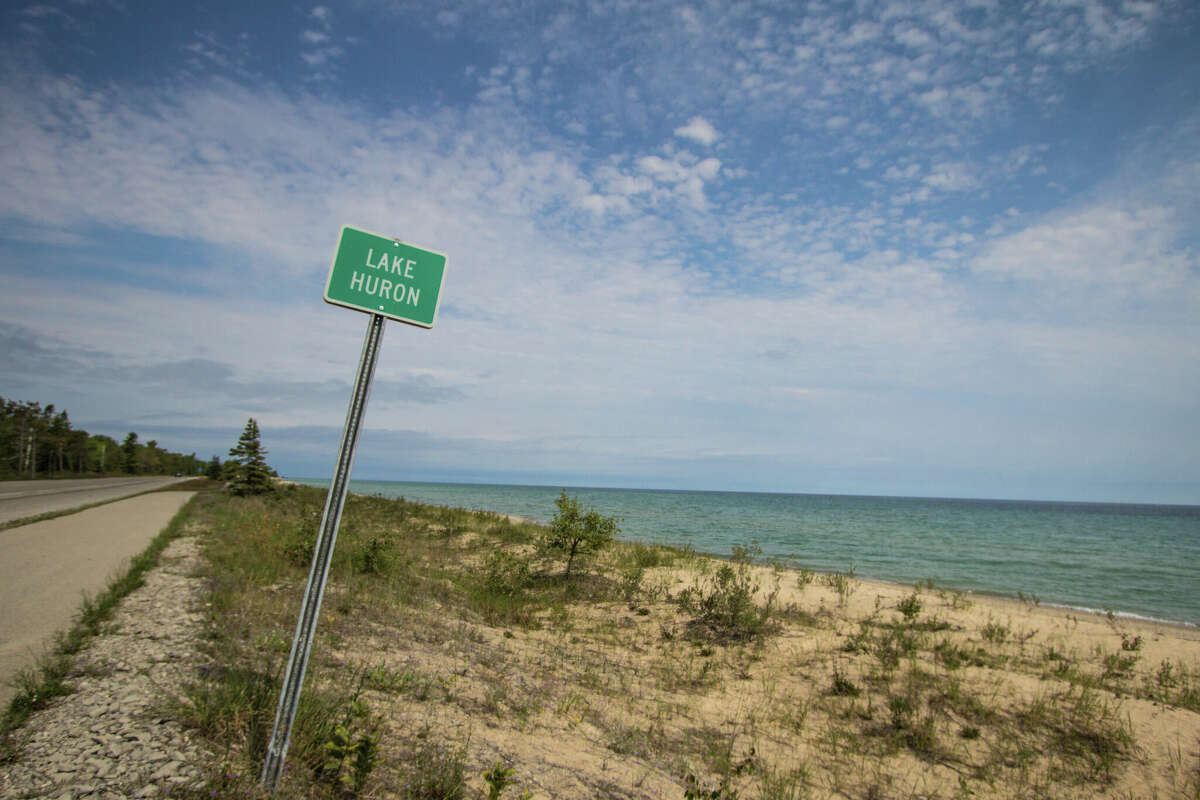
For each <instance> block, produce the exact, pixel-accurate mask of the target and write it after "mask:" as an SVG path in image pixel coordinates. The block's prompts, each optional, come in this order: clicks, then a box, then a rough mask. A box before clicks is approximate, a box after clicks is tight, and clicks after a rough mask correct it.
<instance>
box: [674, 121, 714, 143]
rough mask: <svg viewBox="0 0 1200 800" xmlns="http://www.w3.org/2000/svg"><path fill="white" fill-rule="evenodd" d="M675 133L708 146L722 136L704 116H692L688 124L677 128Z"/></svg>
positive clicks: (682, 137)
mask: <svg viewBox="0 0 1200 800" xmlns="http://www.w3.org/2000/svg"><path fill="white" fill-rule="evenodd" d="M675 135H676V136H678V137H680V138H681V139H691V140H693V141H696V142H699V143H700V144H702V145H705V146H707V147H711V146H712V145H713V143H715V142H716V141H717V139H719V138H721V135H720V134H719V133H717V129H716V128H714V127H713V126H712V123H711V122H709V121H708V120H706V119H705V118H704V117H692V118H691V119H690V120H688V123H687V125H682V126H680V127H678V128H676V129H675Z"/></svg>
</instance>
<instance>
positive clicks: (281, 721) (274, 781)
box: [260, 314, 385, 791]
mask: <svg viewBox="0 0 1200 800" xmlns="http://www.w3.org/2000/svg"><path fill="white" fill-rule="evenodd" d="M384 321H385V320H384V318H383V317H382V316H380V315H379V314H372V315H371V321H370V322H369V323H368V324H367V336H366V340H365V341H364V342H363V350H362V357H361V358H360V359H359V361H358V375H357V377H356V378H355V381H354V392H353V393H352V394H351V396H350V408H349V409H348V410H347V412H346V425H345V427H344V428H343V430H342V442H341V444H340V445H339V447H338V455H337V465H336V466H335V467H334V471H333V480H332V481H330V483H329V493H328V494H327V495H326V497H325V511H324V513H323V514H322V516H321V529H320V533H319V534H318V536H317V545H316V548H315V550H314V551H313V561H312V568H311V569H310V570H309V573H308V586H307V587H305V589H304V602H303V603H302V605H301V607H300V619H299V621H298V622H297V623H296V637H295V639H293V640H292V652H291V655H289V656H288V665H287V671H286V672H285V673H284V677H283V687H282V689H281V691H280V694H279V708H278V709H277V710H276V711H275V727H274V729H273V730H272V731H271V742H270V744H269V745H268V746H267V757H266V759H265V760H264V761H263V768H262V777H261V779H260V780H261V781H262V784H263V785H264V786H266V787H267V788H268V789H270V790H271V791H274V790H275V787H276V786H277V785H278V784H279V776H280V774H281V773H282V772H283V762H284V760H285V759H286V758H287V751H288V745H289V744H291V741H292V724H293V723H294V722H295V720H296V709H297V707H298V706H299V704H300V689H301V687H302V686H303V684H304V672H305V670H306V669H307V667H308V656H309V652H310V651H311V650H312V643H313V635H314V633H315V632H316V628H317V618H318V616H319V615H320V613H321V599H322V598H323V597H324V595H325V580H326V578H328V576H329V564H330V561H331V560H332V558H333V545H334V543H335V542H336V541H337V532H338V525H339V524H340V523H341V521H342V507H343V506H344V505H345V504H346V487H347V485H348V484H349V482H350V470H351V468H352V467H353V466H354V451H355V449H356V448H357V446H358V433H359V429H360V427H361V426H362V420H363V415H364V414H365V412H366V410H367V398H368V397H369V396H370V394H371V380H372V379H373V378H374V376H375V363H376V362H377V361H378V360H379V349H380V347H381V346H382V344H383V323H384Z"/></svg>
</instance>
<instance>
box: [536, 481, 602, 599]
mask: <svg viewBox="0 0 1200 800" xmlns="http://www.w3.org/2000/svg"><path fill="white" fill-rule="evenodd" d="M554 505H556V506H558V511H557V512H555V514H554V519H552V520H551V521H550V525H549V526H548V527H547V528H546V529H545V532H544V533H543V534H542V538H541V540H540V541H539V542H538V549H539V550H540V551H541V552H542V553H543V554H544V555H549V556H559V557H565V558H566V560H567V568H566V571H565V575H566V577H567V578H570V577H571V567H572V565H573V564H574V563H575V558H576V557H577V556H581V555H585V554H590V553H596V552H598V551H600V550H603V549H604V548H605V547H607V546H608V545H609V544H611V543H612V540H613V539H614V538H615V537H616V535H617V534H618V533H619V532H620V530H621V529H620V528H619V527H617V520H616V517H606V516H604V515H602V514H600V513H599V512H597V511H586V512H585V511H583V510H582V509H580V507H579V501H578V500H577V499H576V498H574V497H567V490H566V489H563V490H562V495H561V496H560V497H559V498H558V499H557V500H555V501H554Z"/></svg>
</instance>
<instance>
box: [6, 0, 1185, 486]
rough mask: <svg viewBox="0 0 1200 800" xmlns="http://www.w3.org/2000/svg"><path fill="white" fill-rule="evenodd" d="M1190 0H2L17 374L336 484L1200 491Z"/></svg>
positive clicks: (222, 449)
mask: <svg viewBox="0 0 1200 800" xmlns="http://www.w3.org/2000/svg"><path fill="white" fill-rule="evenodd" d="M1197 41H1200V5H1197V4H1196V3H1194V2H1191V1H1190V0H1180V1H1179V2H1174V1H1173V0H1119V1H1118V0H1053V1H1051V0H1028V2H1023V3H1020V4H1018V3H1009V2H1003V1H1002V0H995V1H994V2H993V1H992V0H964V2H958V3H949V2H922V1H921V0H913V2H898V1H885V2H866V1H865V0H864V1H863V2H856V3H850V2H812V3H798V2H772V1H771V0H768V1H766V2H758V1H757V0H747V1H746V2H692V3H684V2H658V1H657V0H639V1H638V2H627V1H626V0H614V1H613V2H587V1H586V0H581V1H579V2H555V3H548V2H539V1H538V0H511V1H510V0H487V2H471V1H470V0H447V1H446V2H443V3H439V4H429V3H417V2H405V1H404V0H357V1H356V2H349V3H345V4H320V5H313V4H306V3H280V2H261V3H251V4H247V3H243V2H240V0H239V2H227V1H226V0H201V1H199V2H196V3H187V4H176V3H162V2H138V1H137V0H90V1H88V0H65V1H64V0H50V2H32V3H24V2H16V3H6V4H4V6H3V8H2V9H0V45H2V46H0V284H2V286H3V291H0V395H2V396H4V397H8V398H14V399H22V400H37V401H39V402H42V403H47V402H52V403H54V404H56V406H57V407H58V408H60V409H61V408H66V409H67V410H68V412H69V413H70V415H71V419H72V421H73V423H74V424H75V425H76V426H77V427H83V428H85V429H87V430H88V431H90V432H92V433H107V434H109V435H111V436H114V437H122V436H124V434H125V432H127V431H130V430H133V431H137V432H138V433H139V435H140V436H141V437H142V440H143V441H144V440H146V439H149V438H154V439H157V440H158V441H159V443H160V445H161V446H163V447H166V448H168V449H171V450H174V451H177V452H184V453H187V452H193V451H194V452H196V453H197V455H198V456H201V457H203V458H208V457H210V456H211V455H219V456H221V457H222V458H224V457H225V456H226V455H227V452H228V449H229V448H230V447H231V446H232V445H233V444H234V443H235V441H236V439H237V436H238V434H239V433H240V431H241V430H242V428H243V426H244V425H245V423H246V420H247V419H248V418H250V417H253V418H255V419H256V420H257V421H258V423H259V425H260V427H261V429H262V438H263V444H264V446H265V447H266V449H267V450H268V452H269V455H268V461H269V462H270V463H271V464H272V465H273V466H275V467H276V468H277V469H278V470H279V471H280V472H281V473H282V474H285V475H289V476H306V477H328V476H329V475H330V474H331V472H332V470H333V462H334V457H335V454H336V448H337V442H338V439H339V436H340V432H341V427H342V424H343V422H344V420H345V415H346V407H347V403H348V401H349V396H350V389H351V384H352V382H353V378H354V373H355V369H356V367H357V362H358V358H359V354H360V351H361V347H362V342H363V338H364V335H365V333H366V329H367V323H368V320H369V317H368V316H367V315H365V314H363V313H360V312H357V311H353V310H349V309H345V308H341V307H337V306H333V305H328V304H326V303H324V302H323V300H322V294H323V291H324V287H325V281H326V279H327V277H328V274H329V269H330V263H331V260H332V258H333V254H334V250H335V248H336V246H337V238H338V233H339V231H340V228H341V226H342V225H352V226H354V227H357V228H362V229H365V230H368V231H375V232H379V233H382V234H384V235H387V236H395V237H398V238H400V239H402V240H404V241H406V242H410V243H413V244H415V245H417V246H419V247H422V248H426V249H431V250H436V251H439V252H442V253H445V254H446V256H447V259H448V260H447V268H446V275H445V283H444V286H443V289H442V295H441V305H440V309H439V311H438V317H437V322H436V324H435V325H434V327H433V328H432V329H430V330H426V329H423V328H417V327H413V326H408V325H403V324H400V323H396V322H389V323H387V326H386V329H385V333H384V339H383V347H382V352H381V355H380V360H379V365H378V368H377V371H376V375H375V382H374V385H373V388H372V392H371V398H370V404H369V406H368V410H367V414H366V419H365V430H364V433H363V436H362V439H361V441H360V444H359V449H358V456H357V460H356V463H355V471H354V477H356V478H370V479H382V480H389V479H390V480H428V481H456V482H485V483H529V484H538V485H548V486H618V487H647V488H683V489H714V490H725V489H728V490H746V491H780V492H813V493H842V494H882V495H916V496H942V497H994V498H1028V499H1058V500H1096V501H1116V502H1152V503H1189V504H1196V503H1200V48H1197V47H1196V45H1195V43H1196V42H1197Z"/></svg>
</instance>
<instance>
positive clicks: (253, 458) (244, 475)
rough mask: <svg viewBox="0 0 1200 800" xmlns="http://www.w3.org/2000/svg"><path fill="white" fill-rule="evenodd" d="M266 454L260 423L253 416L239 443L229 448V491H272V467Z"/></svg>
mask: <svg viewBox="0 0 1200 800" xmlns="http://www.w3.org/2000/svg"><path fill="white" fill-rule="evenodd" d="M266 454H267V451H266V450H263V447H262V442H260V441H259V432H258V423H257V422H255V421H254V417H251V418H250V419H249V421H247V422H246V427H245V429H244V430H243V431H242V435H241V438H239V439H238V442H237V444H235V445H234V446H233V447H231V448H229V460H228V461H226V462H225V468H226V480H227V481H228V482H229V491H231V492H233V493H234V494H237V495H248V494H262V493H264V492H269V491H271V489H272V487H273V485H272V483H271V468H270V467H268V466H267V462H266V460H265V458H264V456H265V455H266Z"/></svg>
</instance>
